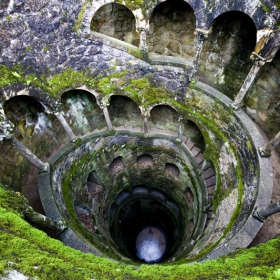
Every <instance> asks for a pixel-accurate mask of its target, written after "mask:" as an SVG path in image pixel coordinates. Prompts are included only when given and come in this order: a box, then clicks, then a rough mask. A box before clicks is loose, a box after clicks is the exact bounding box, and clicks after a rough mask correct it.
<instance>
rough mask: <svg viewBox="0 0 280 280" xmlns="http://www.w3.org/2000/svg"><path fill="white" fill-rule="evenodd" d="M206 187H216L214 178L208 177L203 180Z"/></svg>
mask: <svg viewBox="0 0 280 280" xmlns="http://www.w3.org/2000/svg"><path fill="white" fill-rule="evenodd" d="M205 183H206V187H207V188H208V187H211V186H215V185H216V176H212V177H209V178H208V179H206V180H205Z"/></svg>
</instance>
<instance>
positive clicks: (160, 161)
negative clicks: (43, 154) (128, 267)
mask: <svg viewBox="0 0 280 280" xmlns="http://www.w3.org/2000/svg"><path fill="white" fill-rule="evenodd" d="M189 93H190V92H189ZM192 93H193V94H195V98H196V100H195V106H194V105H193V104H192V103H188V104H187V105H186V104H180V103H179V102H178V103H176V104H175V103H173V104H172V107H173V108H175V110H177V111H178V113H179V114H180V115H181V116H182V118H184V119H187V120H190V121H192V122H193V123H195V124H196V125H197V127H198V128H199V129H200V130H201V133H202V135H203V137H204V140H205V143H206V145H205V149H204V150H203V151H202V150H200V149H199V148H198V147H197V145H196V143H195V142H193V141H191V140H190V139H189V138H188V137H186V136H185V135H184V134H181V133H180V132H179V133H174V132H172V131H168V130H166V129H165V130H161V129H157V130H155V129H149V133H148V134H147V133H143V132H141V131H139V130H137V129H134V128H133V127H129V128H126V127H115V128H114V130H113V131H109V130H108V129H103V130H98V131H95V132H92V133H88V134H86V135H84V136H82V137H80V138H79V139H78V140H76V142H75V143H69V144H67V145H66V146H64V147H63V148H61V149H60V150H59V151H58V152H57V153H56V154H54V155H53V156H52V158H51V159H50V160H49V163H50V165H51V169H50V171H48V172H43V173H41V174H40V184H39V185H40V196H41V199H42V203H43V206H44V209H45V211H46V213H47V215H48V216H49V217H51V218H52V219H54V220H57V221H58V220H61V219H63V220H65V221H66V223H67V225H68V229H67V230H65V231H64V232H62V233H61V234H60V238H61V239H62V240H63V241H64V242H65V243H66V244H68V245H70V246H72V247H74V248H77V249H80V250H82V251H86V252H92V253H94V254H96V255H105V256H108V257H112V258H115V259H118V260H123V261H125V260H132V261H135V262H147V263H154V262H159V261H175V260H184V261H185V260H186V259H187V260H188V261H193V260H202V259H211V258H215V257H217V256H220V255H223V254H226V253H228V252H230V251H233V250H235V249H236V248H237V247H246V246H248V245H249V244H250V242H251V241H252V239H253V238H254V236H255V235H256V233H257V232H258V230H259V228H260V227H261V225H262V224H261V222H260V221H258V220H256V219H255V218H253V217H252V216H251V214H252V212H253V210H254V209H255V207H257V206H259V205H266V204H268V203H269V199H270V196H271V189H272V182H271V167H270V162H269V159H266V158H260V157H259V155H258V152H257V149H256V147H258V146H261V145H262V144H263V140H262V138H261V136H260V134H259V132H258V130H257V129H256V128H255V126H254V125H253V123H252V122H251V121H250V119H249V118H248V117H247V116H246V115H245V114H244V113H243V112H242V111H240V112H232V110H230V109H229V107H228V104H229V102H230V100H228V99H227V98H226V97H224V96H223V95H222V94H221V93H219V92H217V91H215V90H213V89H211V88H209V87H207V86H205V85H203V84H200V83H198V85H197V88H196V89H192ZM214 99H215V102H213V100H214ZM216 112H219V113H218V114H217V115H215V114H216ZM264 178H265V179H264ZM152 232H153V235H152Z"/></svg>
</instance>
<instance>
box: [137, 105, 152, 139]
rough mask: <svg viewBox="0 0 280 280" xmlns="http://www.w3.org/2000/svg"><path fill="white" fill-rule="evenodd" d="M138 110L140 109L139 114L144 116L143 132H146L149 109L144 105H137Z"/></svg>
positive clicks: (147, 131)
mask: <svg viewBox="0 0 280 280" xmlns="http://www.w3.org/2000/svg"><path fill="white" fill-rule="evenodd" d="M139 108H140V111H141V115H142V117H143V118H144V133H145V134H148V133H149V130H148V119H149V117H150V110H149V109H148V108H146V107H144V106H139Z"/></svg>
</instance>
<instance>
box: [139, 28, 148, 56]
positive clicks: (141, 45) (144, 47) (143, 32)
mask: <svg viewBox="0 0 280 280" xmlns="http://www.w3.org/2000/svg"><path fill="white" fill-rule="evenodd" d="M139 33H140V43H139V50H140V51H141V52H147V31H146V30H145V29H144V28H141V29H140V32H139Z"/></svg>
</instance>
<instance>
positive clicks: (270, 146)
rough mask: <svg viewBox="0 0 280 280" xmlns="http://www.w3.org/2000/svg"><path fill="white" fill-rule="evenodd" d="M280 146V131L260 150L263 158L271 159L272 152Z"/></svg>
mask: <svg viewBox="0 0 280 280" xmlns="http://www.w3.org/2000/svg"><path fill="white" fill-rule="evenodd" d="M279 144H280V131H279V132H278V133H277V134H276V135H275V136H274V137H273V138H272V139H271V140H270V141H269V142H267V143H266V144H265V145H264V146H263V147H260V148H259V153H260V156H261V157H270V156H271V151H272V150H274V149H275V148H276V147H277V146H278V145H279Z"/></svg>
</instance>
